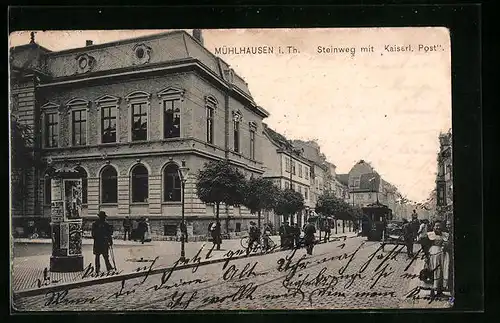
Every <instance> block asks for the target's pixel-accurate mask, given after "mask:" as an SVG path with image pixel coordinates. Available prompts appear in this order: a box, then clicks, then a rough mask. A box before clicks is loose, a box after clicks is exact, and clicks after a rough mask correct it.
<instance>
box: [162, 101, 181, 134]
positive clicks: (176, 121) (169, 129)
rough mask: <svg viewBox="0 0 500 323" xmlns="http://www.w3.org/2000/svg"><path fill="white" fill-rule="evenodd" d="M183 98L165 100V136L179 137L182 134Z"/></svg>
mask: <svg viewBox="0 0 500 323" xmlns="http://www.w3.org/2000/svg"><path fill="white" fill-rule="evenodd" d="M180 102H181V100H180V99H176V100H168V101H163V138H164V139H167V138H179V137H180V136H181V110H180V108H179V104H180Z"/></svg>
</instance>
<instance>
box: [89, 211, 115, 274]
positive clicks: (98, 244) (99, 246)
mask: <svg viewBox="0 0 500 323" xmlns="http://www.w3.org/2000/svg"><path fill="white" fill-rule="evenodd" d="M97 216H98V217H99V219H98V220H97V221H95V222H94V223H92V238H93V239H94V246H93V252H94V255H95V272H96V273H97V274H98V273H99V271H100V269H101V263H100V256H101V255H102V257H103V258H104V263H105V264H106V270H107V271H110V270H112V269H113V266H112V265H111V263H110V262H109V248H111V246H112V245H113V227H112V226H111V224H109V223H108V222H106V217H107V215H106V212H104V211H99V213H98V215H97Z"/></svg>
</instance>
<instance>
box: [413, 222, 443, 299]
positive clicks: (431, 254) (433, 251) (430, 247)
mask: <svg viewBox="0 0 500 323" xmlns="http://www.w3.org/2000/svg"><path fill="white" fill-rule="evenodd" d="M420 243H421V245H422V249H423V250H427V252H426V255H425V264H424V269H422V271H421V272H420V280H422V281H423V287H424V288H427V289H430V290H431V296H442V295H443V290H448V273H449V264H450V253H449V248H450V239H449V234H448V233H447V232H443V224H442V222H441V221H436V222H435V223H434V231H431V232H428V233H427V235H426V236H424V237H422V238H421V239H420Z"/></svg>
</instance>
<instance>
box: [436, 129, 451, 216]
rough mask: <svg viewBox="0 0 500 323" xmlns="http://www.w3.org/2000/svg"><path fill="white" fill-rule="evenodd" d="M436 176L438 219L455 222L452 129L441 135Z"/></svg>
mask: <svg viewBox="0 0 500 323" xmlns="http://www.w3.org/2000/svg"><path fill="white" fill-rule="evenodd" d="M439 144H440V145H439V153H438V172H437V177H436V194H437V200H436V211H437V219H439V220H442V221H447V222H450V223H451V224H452V223H453V155H452V134H451V130H450V131H449V132H447V133H443V134H440V136H439Z"/></svg>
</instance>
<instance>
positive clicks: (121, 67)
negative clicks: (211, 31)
mask: <svg viewBox="0 0 500 323" xmlns="http://www.w3.org/2000/svg"><path fill="white" fill-rule="evenodd" d="M30 52H35V53H37V54H36V55H29V53H30ZM27 53H28V54H27ZM11 57H12V59H11V67H12V68H16V66H17V67H19V66H31V67H32V68H33V69H34V70H35V71H36V73H41V75H40V76H39V77H37V78H36V80H37V81H36V83H33V76H30V75H31V74H33V72H30V71H28V72H26V71H24V70H23V71H24V72H23V73H22V75H20V74H19V75H15V76H14V77H13V78H11V88H12V89H13V90H12V94H13V96H15V100H14V98H13V100H12V101H13V102H15V104H14V105H15V107H13V110H12V111H13V112H15V113H17V114H18V115H19V119H20V120H22V122H25V123H28V124H30V125H31V126H32V127H33V129H34V130H35V133H36V139H37V140H36V145H37V147H36V148H37V151H39V152H40V155H39V156H38V158H39V159H40V160H41V161H43V162H44V163H45V164H48V165H50V166H53V167H59V166H62V165H64V164H67V165H77V166H79V167H80V169H81V172H82V174H84V176H85V177H86V183H87V184H86V185H87V195H86V198H87V203H86V204H85V206H84V210H83V217H84V222H85V224H84V227H85V228H88V225H89V223H88V222H89V221H91V220H93V219H95V215H96V214H97V212H98V211H100V210H103V211H106V212H107V214H108V215H109V219H110V221H111V222H113V224H115V227H116V229H119V228H120V227H121V221H122V219H123V218H124V217H125V216H130V217H131V218H133V219H134V218H139V217H147V218H149V221H150V223H151V226H152V231H153V234H155V235H172V234H175V231H176V227H177V228H178V225H179V223H180V218H181V201H180V198H177V197H176V198H174V200H171V197H165V196H166V194H167V193H165V190H166V187H170V186H171V185H173V186H175V185H178V184H175V183H174V182H175V181H176V180H177V181H178V179H173V178H172V177H169V176H170V175H171V174H173V173H172V169H175V168H176V167H177V168H178V167H179V166H180V165H181V164H182V163H183V162H184V163H185V164H186V166H187V167H188V168H189V169H190V172H189V176H188V178H187V182H186V185H185V191H184V192H185V195H184V199H185V215H186V220H187V224H188V231H190V232H192V234H194V235H203V234H206V233H207V228H208V224H209V222H211V221H213V219H214V207H213V206H211V205H206V204H205V203H203V202H201V201H200V200H199V199H198V197H197V195H196V186H195V184H196V174H197V172H198V170H200V169H201V168H203V166H204V164H205V163H206V162H208V161H210V160H218V159H227V160H229V161H230V162H231V163H232V164H233V165H235V166H237V167H238V168H239V169H240V170H242V171H243V172H244V173H245V174H246V175H247V177H250V176H251V175H253V176H261V175H262V173H263V172H264V170H263V152H262V145H263V140H264V136H263V134H262V129H263V126H262V120H263V119H264V118H265V117H267V116H268V115H269V114H268V113H267V112H266V111H265V110H264V109H262V108H260V107H259V106H257V105H256V104H255V102H254V101H253V98H252V96H251V94H250V92H249V90H248V87H247V85H246V83H245V82H244V81H243V80H242V78H241V77H239V76H238V75H236V74H235V73H234V71H233V70H232V69H231V68H230V67H229V65H228V64H227V63H225V62H224V61H222V60H221V59H220V58H218V57H216V56H214V55H213V54H212V53H210V52H209V51H207V50H206V49H205V48H204V47H203V45H202V44H201V43H200V42H199V41H198V40H196V39H194V38H193V37H192V36H191V35H189V34H188V33H186V32H184V31H179V32H172V33H167V34H159V35H153V36H147V37H143V38H138V39H131V40H124V41H120V42H114V43H108V44H100V45H94V46H88V47H84V48H78V49H70V50H65V51H60V52H50V51H48V50H46V49H43V48H42V47H40V46H38V45H36V44H30V45H25V46H19V47H18V48H13V49H12V50H11ZM33 61H34V62H33ZM30 77H31V83H30ZM172 102H173V103H172ZM170 104H172V107H175V108H176V110H175V112H174V113H175V114H174V113H173V114H174V115H175V118H177V117H179V118H180V122H178V123H176V129H177V131H178V132H179V133H178V134H177V135H174V136H171V135H165V134H166V133H167V131H169V130H168V129H171V127H170V126H169V127H170V128H169V127H165V125H166V123H168V125H170V123H171V122H172V121H167V118H169V117H170V115H169V114H168V113H166V112H165V109H169V107H170ZM137 107H139V108H137ZM135 109H138V110H135ZM111 111H112V112H111ZM133 111H139V112H135V114H136V115H135V116H134V115H133V114H134V112H133ZM172 111H174V108H172ZM209 111H210V112H209ZM75 113H76V114H75ZM137 113H139V114H142V116H141V117H139V119H137V118H138V117H137ZM209 113H210V116H209ZM105 114H106V116H108V117H109V116H110V115H111V114H114V117H115V120H116V121H115V122H116V125H115V127H114V130H115V133H116V138H114V137H113V140H105V139H104V133H103V132H106V131H108V128H106V129H105V128H104V123H105V121H104V119H105V116H104V115H105ZM75 115H78V116H79V117H78V118H80V119H76V117H75ZM82 119H83V120H84V122H83V123H82V122H80V123H78V122H76V121H78V120H82ZM137 120H138V121H137ZM176 120H177V119H176ZM236 120H237V121H238V123H235V121H236ZM134 122H135V123H134ZM137 122H139V126H140V129H141V130H140V131H143V132H142V134H143V135H144V137H141V138H139V137H137V138H139V139H140V140H137V138H134V136H135V135H136V134H137V133H139V131H135V130H133V129H134V127H136V126H137ZM49 123H52V124H53V125H52V126H48V124H49ZM144 124H147V126H144ZM236 124H238V129H237V131H236V130H235V127H236ZM142 129H145V130H142ZM165 129H167V130H165ZM54 133H55V134H56V135H55V136H54ZM50 134H52V136H50ZM106 134H108V133H106ZM49 136H50V140H48V137H49ZM75 138H76V139H75ZM106 141H111V142H106ZM171 165H173V166H172V167H174V168H172V167H170V166H171ZM111 167H112V168H111ZM138 167H140V168H141V169H145V170H146V171H147V184H146V185H147V192H146V193H145V196H143V197H142V198H141V199H140V201H139V202H137V201H134V199H133V198H132V195H133V191H134V187H133V181H134V178H136V177H134V176H135V175H134V174H135V173H134V170H136V169H138ZM167 168H168V170H167ZM104 170H106V171H107V173H106V174H108V171H110V172H111V173H112V174H114V172H116V175H113V176H112V177H110V178H112V180H113V181H112V182H111V183H113V185H112V186H111V187H114V186H116V192H114V191H113V192H112V193H113V194H115V193H116V198H114V199H111V200H112V201H111V202H109V201H107V200H106V199H108V198H107V197H106V198H104V197H103V196H104V195H103V194H108V195H109V194H110V193H109V192H104V191H103V181H104V180H103V171H104ZM44 171H45V169H37V170H30V171H28V172H26V178H28V179H29V184H28V189H29V192H30V195H29V196H28V198H27V199H26V202H25V203H24V204H25V206H24V210H13V217H14V218H15V219H20V218H25V217H26V216H32V217H37V218H43V219H50V195H49V192H48V190H47V189H46V188H47V187H50V186H49V185H47V183H46V180H48V179H47V178H46V177H45V176H44ZM168 174H170V175H168ZM106 178H107V177H106ZM168 178H170V179H171V180H172V182H169V179H168ZM114 181H116V182H114ZM136 185H137V184H136ZM142 187H146V186H142ZM169 189H170V188H169ZM178 189H179V188H178V187H175V188H172V191H174V190H178ZM143 195H144V194H143ZM176 196H178V195H176ZM220 215H221V219H229V221H226V223H225V224H226V225H225V224H224V223H223V228H226V229H228V231H238V230H245V229H246V227H247V224H248V222H249V220H250V219H253V218H254V217H255V216H254V215H251V214H250V213H249V211H248V210H247V209H245V208H244V207H241V208H239V207H238V208H233V207H227V208H226V207H221V208H220ZM14 225H15V226H16V224H14ZM172 232H173V233H172Z"/></svg>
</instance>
